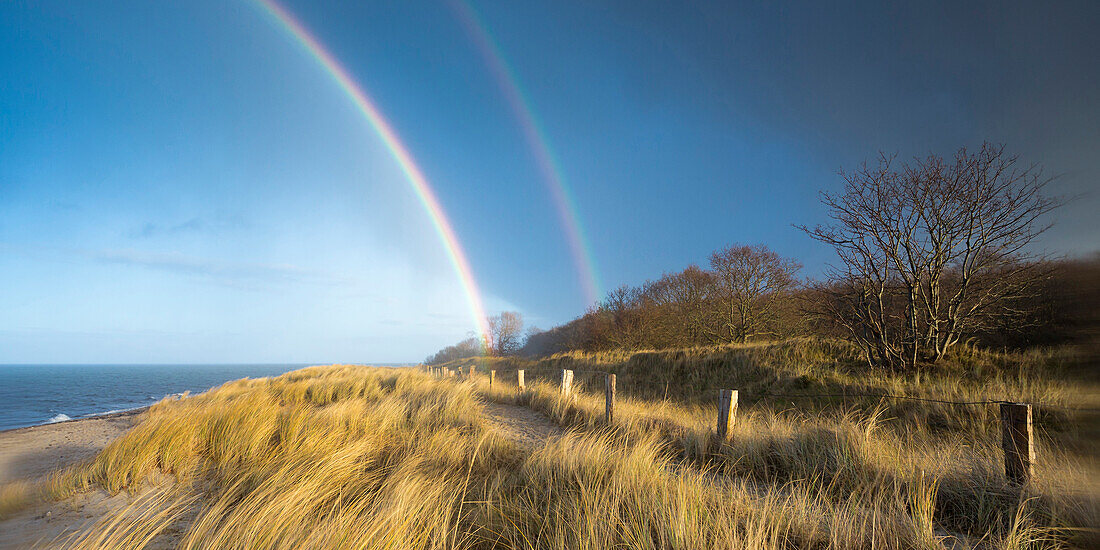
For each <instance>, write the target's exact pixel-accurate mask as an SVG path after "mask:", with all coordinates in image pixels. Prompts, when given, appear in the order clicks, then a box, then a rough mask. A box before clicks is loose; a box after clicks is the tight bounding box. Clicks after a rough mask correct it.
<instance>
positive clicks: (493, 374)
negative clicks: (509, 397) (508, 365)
mask: <svg viewBox="0 0 1100 550" xmlns="http://www.w3.org/2000/svg"><path fill="white" fill-rule="evenodd" d="M496 377H497V371H495V370H492V369H490V370H489V389H490V390H491V389H493V380H495V379H496Z"/></svg>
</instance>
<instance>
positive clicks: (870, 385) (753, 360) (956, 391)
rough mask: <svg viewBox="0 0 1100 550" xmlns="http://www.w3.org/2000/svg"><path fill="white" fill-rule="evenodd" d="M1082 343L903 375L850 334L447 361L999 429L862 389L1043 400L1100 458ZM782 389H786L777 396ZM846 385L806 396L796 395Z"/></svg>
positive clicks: (1044, 412)
mask: <svg viewBox="0 0 1100 550" xmlns="http://www.w3.org/2000/svg"><path fill="white" fill-rule="evenodd" d="M1086 359H1087V358H1085V357H1082V356H1079V355H1078V353H1077V352H1075V351H1074V350H1072V349H1068V348H1066V349H1058V350H1036V351H1031V352H1027V353H1010V354H1001V353H992V352H986V351H980V350H965V349H964V350H959V351H957V352H955V354H954V355H952V356H951V357H949V359H948V360H947V361H945V362H943V363H942V364H939V365H936V366H935V367H928V368H925V369H922V370H917V371H914V372H905V373H895V372H889V371H883V370H877V369H869V368H868V367H867V365H866V363H865V362H864V361H863V360H862V359H861V358H860V356H859V353H858V350H857V349H855V348H854V347H853V346H851V345H849V344H847V343H845V342H840V341H829V340H818V339H810V338H798V339H792V340H785V341H780V342H765V343H753V344H741V345H728V346H719V347H701V348H691V349H680V350H659V351H617V352H600V353H586V352H569V353H562V354H557V355H553V356H551V357H548V358H545V359H538V360H529V359H524V358H476V359H465V360H459V361H454V362H452V363H448V364H446V365H444V366H447V367H451V368H461V369H464V370H465V369H467V368H468V367H469V366H471V365H473V366H475V368H477V369H478V370H479V371H482V372H484V371H486V370H487V369H489V368H494V369H497V370H498V376H499V377H501V379H502V380H508V381H514V380H515V378H514V374H513V373H514V371H515V370H516V369H526V377H527V380H537V379H542V380H548V381H551V382H553V381H556V380H557V379H558V377H559V373H560V369H574V370H576V379H575V380H576V381H575V382H574V383H575V384H580V385H581V386H588V387H591V388H593V389H594V390H597V391H598V390H601V389H602V388H603V375H602V374H600V373H592V372H587V371H606V372H613V373H616V376H617V378H618V390H619V393H620V395H626V396H630V397H633V398H636V399H642V400H647V401H666V400H667V401H671V402H674V403H677V404H680V405H684V406H687V407H689V408H690V407H692V406H712V405H713V403H714V401H715V399H716V396H717V392H718V389H719V388H733V389H738V390H739V391H740V406H741V407H743V408H746V409H749V410H753V411H767V412H770V413H776V414H780V413H783V414H787V415H789V414H797V413H803V414H807V415H816V414H819V413H827V414H832V415H835V414H843V413H846V412H848V411H851V410H859V411H872V410H875V409H878V408H881V409H882V413H881V417H882V419H884V420H885V422H883V423H881V426H882V427H883V428H884V429H888V430H896V431H899V432H900V433H910V432H913V431H918V432H924V433H932V434H944V435H947V436H965V437H968V438H988V437H993V438H999V437H1000V416H999V412H998V409H997V407H996V406H995V405H987V406H959V405H948V404H942V403H925V402H919V401H907V400H881V399H879V398H876V397H863V396H861V395H866V394H870V395H881V394H890V395H898V396H909V397H918V398H931V399H939V400H945V401H960V402H973V401H985V400H994V401H996V400H1008V401H1020V402H1030V403H1041V404H1044V406H1040V407H1037V408H1036V411H1035V414H1036V424H1037V426H1038V428H1039V429H1040V430H1042V431H1043V436H1044V439H1046V440H1047V441H1054V442H1057V445H1058V446H1059V447H1063V448H1068V449H1075V450H1077V451H1080V452H1081V453H1082V454H1090V455H1092V456H1093V457H1096V456H1100V423H1098V422H1097V420H1098V418H1097V415H1095V414H1093V415H1087V414H1082V413H1078V412H1075V411H1072V410H1067V408H1069V409H1072V408H1093V409H1098V410H1100V371H1097V370H1096V368H1095V363H1088V362H1087V360H1086ZM775 394H783V395H782V396H775ZM807 394H810V395H820V394H829V395H840V396H842V397H812V398H798V397H789V396H791V395H807Z"/></svg>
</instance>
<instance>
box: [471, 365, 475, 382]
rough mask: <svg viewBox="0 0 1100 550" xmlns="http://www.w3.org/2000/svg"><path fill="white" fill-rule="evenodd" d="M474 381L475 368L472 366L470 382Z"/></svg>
mask: <svg viewBox="0 0 1100 550" xmlns="http://www.w3.org/2000/svg"><path fill="white" fill-rule="evenodd" d="M473 379H474V366H473V365H470V380H473Z"/></svg>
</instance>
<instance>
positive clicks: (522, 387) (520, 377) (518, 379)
mask: <svg viewBox="0 0 1100 550" xmlns="http://www.w3.org/2000/svg"><path fill="white" fill-rule="evenodd" d="M516 384H518V385H519V391H523V390H525V389H527V386H526V385H524V383H523V369H520V370H517V371H516Z"/></svg>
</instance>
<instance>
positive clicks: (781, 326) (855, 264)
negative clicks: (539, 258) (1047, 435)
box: [433, 144, 1100, 368]
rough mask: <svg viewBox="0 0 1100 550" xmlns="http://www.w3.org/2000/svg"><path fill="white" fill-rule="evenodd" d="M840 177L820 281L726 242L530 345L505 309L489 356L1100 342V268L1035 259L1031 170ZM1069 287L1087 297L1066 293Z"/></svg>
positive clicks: (949, 169)
mask: <svg viewBox="0 0 1100 550" xmlns="http://www.w3.org/2000/svg"><path fill="white" fill-rule="evenodd" d="M841 176H842V178H843V180H844V187H843V189H842V190H841V191H840V192H838V193H822V195H821V199H822V202H823V203H824V205H825V206H826V208H827V210H828V214H829V216H830V218H832V221H831V223H828V224H826V225H820V226H817V227H815V228H813V229H810V228H807V227H804V226H803V227H801V228H802V229H803V230H804V231H805V232H806V233H807V234H809V236H810V237H812V238H814V239H816V240H818V241H821V242H824V243H828V244H829V245H831V246H832V247H833V248H834V249H835V250H836V253H837V256H838V258H839V261H838V262H836V264H835V265H834V266H833V267H831V268H830V270H829V271H828V272H827V274H826V275H827V279H826V280H825V281H821V282H816V283H810V284H800V283H799V282H798V281H797V275H798V272H799V270H800V269H801V267H802V266H801V265H799V263H798V262H796V261H794V260H792V259H789V258H784V257H782V256H780V255H779V254H777V253H775V252H773V251H772V250H770V249H768V247H766V246H764V245H755V246H744V245H734V246H730V247H727V248H724V249H722V250H719V251H716V252H715V253H714V254H712V255H711V257H710V262H709V266H708V267H709V269H707V268H701V267H699V266H697V265H690V266H688V267H687V268H685V269H684V270H683V271H680V272H676V273H666V274H665V275H662V276H661V277H660V278H658V279H657V280H653V281H647V282H645V283H644V284H641V285H639V286H622V287H619V288H616V289H614V290H612V291H610V292H608V294H607V296H606V298H605V299H604V301H603V302H601V303H600V304H598V305H596V306H594V307H592V308H590V309H589V310H588V311H587V312H585V314H584V315H582V316H580V317H578V318H577V319H575V320H573V321H571V322H569V323H566V324H564V325H561V326H558V327H554V328H552V329H550V330H548V331H536V332H531V333H529V334H527V337H526V338H525V339H524V338H522V336H521V334H522V332H523V320H522V318H521V317H520V316H519V314H517V313H511V312H506V313H502V314H500V315H498V316H496V317H493V318H492V319H490V333H491V334H490V335H489V342H488V344H489V346H488V350H486V351H487V352H488V353H491V354H495V355H503V354H509V353H516V352H518V351H520V348H521V346H522V347H523V349H522V352H523V353H525V354H531V355H547V354H552V353H556V352H560V351H566V350H573V349H583V350H588V351H598V350H607V349H667V348H677V347H691V346H700V345H715V344H725V343H731V342H745V341H751V340H759V339H775V338H783V337H788V336H794V335H805V334H813V335H819V336H825V337H838V336H841V337H847V338H850V339H852V340H853V341H855V342H856V343H857V344H859V345H860V346H861V347H862V348H863V349H864V350H865V352H866V357H867V361H868V362H869V363H870V364H871V365H873V366H884V367H889V368H907V367H911V366H914V365H916V364H917V363H921V362H936V361H938V360H940V359H941V358H942V357H944V355H945V354H946V353H947V352H948V351H949V350H950V349H951V348H952V347H954V346H956V345H958V344H959V343H960V342H967V341H969V342H977V343H984V344H985V345H996V346H998V347H1000V346H1001V345H1005V346H1007V345H1010V344H1011V345H1034V344H1036V343H1043V344H1051V343H1053V342H1069V341H1078V342H1081V341H1085V342H1089V341H1093V342H1095V341H1100V337H1094V336H1090V334H1092V333H1090V332H1089V330H1092V329H1090V328H1088V327H1093V326H1095V324H1096V323H1095V322H1094V320H1095V315H1093V314H1090V313H1087V311H1093V310H1092V309H1090V306H1083V305H1082V304H1086V303H1087V304H1095V303H1097V301H1100V298H1098V297H1097V294H1098V291H1097V290H1096V288H1098V287H1097V286H1096V285H1091V286H1090V285H1087V284H1082V283H1081V281H1084V280H1087V279H1088V276H1090V275H1094V274H1095V273H1096V272H1097V268H1096V266H1097V265H1098V264H1100V260H1096V259H1095V258H1094V259H1092V260H1089V261H1086V262H1077V263H1074V262H1066V261H1060V262H1051V261H1048V260H1047V259H1046V258H1044V257H1043V256H1041V255H1038V254H1036V253H1034V252H1033V250H1032V245H1033V244H1034V242H1035V239H1036V238H1037V237H1038V236H1039V235H1041V234H1042V233H1043V232H1044V231H1046V230H1047V229H1048V227H1049V223H1048V222H1047V221H1046V216H1047V214H1049V213H1050V212H1051V210H1053V209H1055V208H1057V207H1058V206H1059V204H1060V202H1059V201H1058V200H1057V199H1054V198H1051V197H1049V196H1048V195H1046V194H1045V192H1044V189H1045V187H1046V185H1047V183H1048V182H1049V180H1048V179H1047V178H1045V177H1044V176H1043V175H1042V172H1041V170H1039V169H1038V168H1037V167H1036V166H1022V165H1021V163H1020V162H1019V161H1018V159H1017V157H1015V156H1011V155H1008V154H1006V153H1005V152H1004V148H1003V147H1000V146H993V145H990V144H984V145H982V146H981V148H979V149H978V150H977V151H973V152H971V151H968V150H967V149H965V148H963V149H960V150H959V151H958V152H956V153H955V155H954V156H953V157H952V158H950V159H944V158H942V157H939V156H936V155H931V156H928V157H927V158H924V159H916V160H914V161H912V162H911V163H899V162H897V161H896V160H895V159H894V158H892V157H887V156H885V155H880V157H879V159H878V162H877V163H876V164H875V165H873V166H871V165H867V164H864V165H863V166H861V167H860V168H859V169H858V170H856V171H854V172H850V173H842V174H841ZM1054 267H1057V268H1058V269H1057V270H1055V269H1054ZM1052 276H1056V277H1059V279H1056V280H1052V279H1051V277H1052ZM1059 281H1061V282H1059ZM1070 281H1076V282H1075V283H1074V285H1075V289H1077V290H1080V291H1081V292H1084V294H1083V295H1082V296H1084V297H1083V298H1082V297H1079V296H1077V295H1076V294H1072V293H1067V292H1066V290H1067V289H1065V288H1064V286H1065V284H1066V283H1068V282H1070ZM1088 289H1091V290H1088ZM1070 296H1074V297H1073V298H1070ZM1089 315H1092V316H1091V317H1090V316H1089ZM1089 323H1092V324H1089ZM522 340H526V344H524V343H523V342H522ZM1095 345H1096V346H1097V347H1100V344H1095ZM478 347H479V346H478V342H477V341H476V340H470V341H465V342H462V343H459V344H458V345H457V346H450V347H448V348H446V349H444V350H443V351H441V352H440V353H438V354H436V356H433V357H434V358H440V357H443V356H446V357H454V356H456V355H463V354H470V355H476V354H477V353H479V350H477V349H476V348H478Z"/></svg>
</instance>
